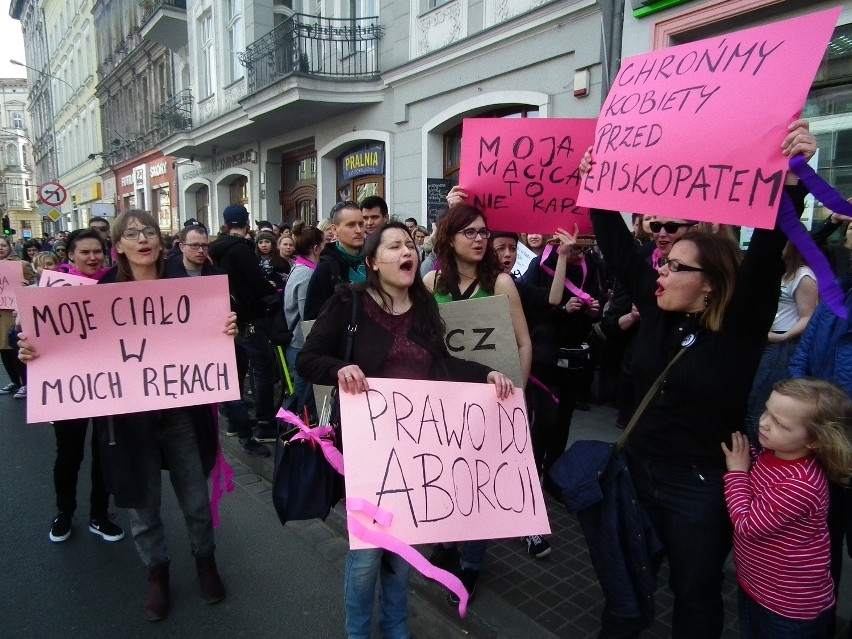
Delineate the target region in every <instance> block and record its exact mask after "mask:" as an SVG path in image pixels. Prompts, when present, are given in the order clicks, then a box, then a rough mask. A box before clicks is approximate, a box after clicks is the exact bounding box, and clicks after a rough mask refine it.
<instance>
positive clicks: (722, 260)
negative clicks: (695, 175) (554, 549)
mask: <svg viewBox="0 0 852 639" xmlns="http://www.w3.org/2000/svg"><path fill="white" fill-rule="evenodd" d="M788 131H789V134H788V135H787V137H786V138H785V139H784V140H783V142H782V144H781V149H782V152H783V154H784V155H785V156H788V157H792V156H794V155H796V154H799V153H801V154H803V155H804V156H805V157H811V156H812V155H813V154H814V152H815V151H816V140H815V139H814V137H813V136H812V135H811V134H810V132H809V131H808V124H807V122H804V121H801V120H799V121H796V122H793V123H792V124H790V126H789V128H788ZM591 151H592V150H591V149H589V151H588V152H587V153H586V155H585V156H584V158H583V160H582V162H581V164H580V170H581V172H582V173H583V174H584V175H585V174H586V173H587V172H588V171H589V169H590V168H591V166H592V155H591ZM787 184H788V185H787V186H785V191H786V192H787V194H788V195H789V196H790V197H791V198H792V199H793V201H794V202H795V204H796V206H797V207H798V210H799V211H802V210H803V209H804V196H805V194H806V191H805V190H804V188H802V187H801V186H799V185H798V180H797V179H796V178H795V176H793V175H792V174H791V175H790V176H788V178H787ZM669 222H670V221H669V220H663V219H662V218H656V220H655V221H654V222H652V223H651V226H652V230H654V232H656V233H662V232H663V231H664V232H665V233H667V234H668V233H669V231H670V230H675V231H677V229H667V228H666V224H668V223H669ZM592 223H593V226H594V230H595V235H596V238H597V241H598V244H599V246H600V248H601V250H602V251H603V255H604V259H605V260H606V262H607V265H608V267H609V268H611V269H612V270H613V272H614V274H615V276H616V277H617V278H618V279H619V281H621V282H622V284H623V285H624V286H625V288H626V289H627V290H628V292H629V294H630V296H631V298H632V299H633V300H634V302H635V304H636V306H637V307H638V308H639V312H640V314H641V316H642V322H641V324H640V327H639V333H638V336H637V338H636V341H635V352H634V358H633V373H634V380H635V384H636V397H637V399H638V398H641V397H643V396H644V395H645V394H646V392H647V391H648V389H649V388H650V387H651V386H652V384H653V383H654V382H655V380H656V379H657V378H658V377H659V376H660V374H661V373H662V371H663V370H664V369H665V367H666V366H667V365H668V363H669V362H670V361H671V360H672V359H673V358H674V357H675V355H676V354H677V353H678V352H679V351H680V350H681V349H682V348H686V350H685V351H684V353H683V356H682V357H681V358H680V359H679V360H678V361H677V362H676V363H675V364H674V366H673V367H672V368H671V370H670V371H669V372H668V374H667V375H666V379H665V380H664V381H663V382H662V385H661V390H660V391H658V393H657V394H656V396H655V397H654V399H653V401H651V402H650V404H649V405H648V406H647V408H646V409H645V411H644V412H643V413H642V415H641V417H640V419H639V421H638V423H637V424H636V426H635V428H634V430H633V431H632V433H631V434H630V436H629V439H628V441H627V444H626V451H627V457H628V462H629V466H630V474H631V477H632V479H633V483H634V485H635V489H636V493H637V496H638V498H639V501H640V503H641V505H642V506H643V509H644V511H645V513H646V514H647V515H648V518H649V520H650V523H651V524H652V526H653V528H654V531H655V532H656V534H657V536H658V537H659V539H660V541H661V542H662V552H661V553H660V554H659V555H658V556H656V557H654V558H653V559H654V569H655V570H656V569H657V568H659V565H660V562H661V561H662V558H663V556H664V555H665V556H667V557H668V561H669V584H670V586H671V588H672V591H673V593H674V613H673V617H672V636H674V637H690V639H702V638H705V637H706V638H710V637H714V638H715V637H719V636H720V634H721V632H722V625H723V610H722V594H721V586H722V566H723V564H724V562H725V558H726V557H727V556H728V553H729V552H730V550H731V546H732V543H733V530H732V526H731V520H730V517H729V516H728V512H727V508H726V505H725V497H724V480H723V476H724V473H725V457H724V455H723V454H722V447H721V445H720V443H721V442H725V443H727V445H728V446H730V432H731V430H732V429H738V428H739V429H741V428H743V426H744V423H745V416H746V402H747V400H748V394H749V390H750V388H751V384H752V379H753V377H754V373H755V371H756V370H757V366H758V362H759V361H760V357H761V353H762V351H763V345H764V344H765V343H766V334H767V332H768V331H769V327H770V326H771V324H772V320H773V317H774V315H775V309H776V307H777V305H778V282H779V280H780V279H781V276H782V275H783V273H784V262H783V260H782V259H781V251H782V250H783V248H784V244H785V243H786V237H785V236H784V233H783V232H782V231H781V230H780V229H778V228H777V227H776V228H775V229H774V230H761V229H758V230H756V231H755V233H754V236H753V238H752V241H751V244H750V245H749V249H748V253H747V254H746V256H745V258H744V259H742V257H741V254H740V251H739V249H738V247H737V245H736V244H735V243H734V242H732V241H731V240H729V239H727V238H724V237H720V236H718V235H714V234H709V233H700V232H695V233H689V234H687V235H686V236H685V237H682V238H680V239H678V240H677V241H673V242H672V243H671V247H670V248H669V249H668V255H666V256H665V257H664V258H663V259H661V260H660V264H659V265H658V267H657V268H653V267H652V266H651V265H649V264H648V263H647V262H645V261H643V260H642V258H641V257H640V256H639V254H638V252H637V248H636V246H635V243H634V242H633V237H632V235H631V233H630V231H629V229H628V228H627V226H626V225H625V224H624V222H623V221H622V219H621V217H620V216H619V215H618V214H617V213H615V212H612V211H599V210H592ZM655 227H656V229H655ZM678 228H680V227H678ZM602 624H603V629H602V633H601V636H615V635H616V634H617V635H618V636H631V635H638V633H639V630H640V625H639V620H638V619H632V620H631V619H625V618H623V617H616V616H614V615H612V614H610V611H609V609H608V607H607V606H605V607H604V613H603V619H602Z"/></svg>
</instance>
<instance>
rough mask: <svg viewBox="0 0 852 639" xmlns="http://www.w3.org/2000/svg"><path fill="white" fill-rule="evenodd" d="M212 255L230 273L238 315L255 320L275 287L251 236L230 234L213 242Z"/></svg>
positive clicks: (246, 319)
mask: <svg viewBox="0 0 852 639" xmlns="http://www.w3.org/2000/svg"><path fill="white" fill-rule="evenodd" d="M210 259H212V260H213V263H214V264H215V265H216V266H218V267H219V268H221V269H222V270H224V271H225V272H226V273H227V274H228V284H229V288H230V290H231V292H232V296H233V299H234V304H235V306H236V308H235V309H234V310H235V311H236V312H237V318H238V319H239V321H240V323H244V322H252V321H254V320H256V319H258V318H259V317H261V316H262V315H264V314H265V313H266V308H267V306H268V302H269V300H268V299H266V298H267V297H268V296H269V295H274V294H275V287H274V286H272V284H270V283H269V282H268V281H267V280H266V277H265V275H264V273H263V271H262V270H261V268H260V265H259V264H258V261H257V255H255V252H254V244H253V243H252V241H251V240H249V239H246V238H243V237H239V236H237V235H226V236H224V237H222V238H219V239H217V240H216V241H215V242H213V243H212V244H210Z"/></svg>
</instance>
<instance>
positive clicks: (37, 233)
mask: <svg viewBox="0 0 852 639" xmlns="http://www.w3.org/2000/svg"><path fill="white" fill-rule="evenodd" d="M31 130H32V127H31V125H30V121H29V113H28V112H27V81H26V80H25V79H23V78H0V217H8V218H9V226H10V227H11V228H12V229H14V230H15V232H16V235H15V239H18V238H20V237H41V233H42V228H41V224H40V221H39V219H38V214H37V209H36V206H35V185H34V183H33V180H34V176H33V168H34V167H33V161H32V158H33V155H32V153H33V152H32V148H33V147H32V142H31V140H30V137H29V134H30V131H31Z"/></svg>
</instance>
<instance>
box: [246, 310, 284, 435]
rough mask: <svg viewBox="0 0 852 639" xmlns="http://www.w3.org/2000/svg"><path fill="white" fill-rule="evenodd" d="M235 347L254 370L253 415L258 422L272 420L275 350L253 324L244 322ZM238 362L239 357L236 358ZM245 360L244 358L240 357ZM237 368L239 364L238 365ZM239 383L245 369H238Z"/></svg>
mask: <svg viewBox="0 0 852 639" xmlns="http://www.w3.org/2000/svg"><path fill="white" fill-rule="evenodd" d="M236 343H237V348H240V349H242V350H243V352H244V353H245V355H247V356H248V358H249V360H251V365H252V370H253V371H254V393H255V395H254V407H255V417H257V421H259V422H267V423H269V422H272V420H273V419H274V418H275V413H276V412H278V411H277V407H276V406H275V370H276V366H277V363H276V361H275V352H274V351H273V350H272V345H271V344H270V343H269V339H268V338H267V337H266V335H265V334H264V333H262V332H260V331H258V330H257V329H256V328H255V326H254V324H246V325H244V326H241V327H240V334H239V335H237V339H236ZM237 361H238V362H240V361H241V358H237ZM242 361H245V358H242ZM237 368H238V369H239V368H240V366H239V365H238V366H237ZM237 375H238V376H239V380H240V383H242V380H243V379H245V371H244V370H242V371H241V370H238V371H237Z"/></svg>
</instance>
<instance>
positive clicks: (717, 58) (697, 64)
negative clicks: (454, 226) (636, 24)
mask: <svg viewBox="0 0 852 639" xmlns="http://www.w3.org/2000/svg"><path fill="white" fill-rule="evenodd" d="M839 15H840V9H839V8H838V9H832V10H830V11H824V12H821V13H815V14H812V15H808V16H804V17H801V18H795V19H792V20H786V21H784V22H778V23H775V24H770V25H767V26H762V27H756V28H754V29H747V30H745V31H738V32H736V33H732V34H729V35H725V36H720V37H717V38H710V39H707V40H699V41H697V42H691V43H689V44H683V45H679V46H676V47H671V48H669V49H663V50H660V51H654V52H651V53H647V54H644V55H640V56H635V57H632V58H628V59H626V60H625V61H624V62H623V63H622V65H621V70H620V71H619V72H618V76H617V77H616V78H615V82H614V83H613V85H612V88H611V89H610V92H609V95H608V96H607V98H606V101H605V102H604V105H603V107H602V109H601V114H600V117H599V118H598V126H597V131H596V133H595V143H594V154H595V158H594V159H595V162H596V164H595V165H594V167H593V168H592V171H591V172H590V173H589V175H588V177H587V178H586V180H585V181H584V182H583V187H582V189H581V191H580V198H579V202H580V204H582V205H583V206H588V207H592V208H604V209H614V210H619V211H626V212H630V213H646V214H657V215H665V216H669V217H679V218H686V219H692V220H705V221H711V222H721V223H727V224H738V225H744V226H756V227H761V228H772V226H773V225H774V224H775V214H776V212H777V210H778V205H779V201H780V197H781V190H782V187H783V184H784V176H785V172H786V170H787V163H788V159H787V158H786V157H785V156H783V155H782V154H781V142H782V141H783V140H784V138H785V137H786V135H787V125H788V124H790V123H791V122H792V121H794V120H795V119H797V118H798V117H799V114H800V113H801V112H802V107H803V106H804V104H805V98H806V97H807V94H808V90H809V89H810V86H811V82H812V81H813V79H814V75H815V74H816V71H817V68H818V67H819V63H820V61H821V60H822V57H823V55H824V53H825V49H826V46H827V44H828V42H829V39H830V38H831V34H832V31H833V29H834V25H835V24H836V23H837V18H838V16H839Z"/></svg>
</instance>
